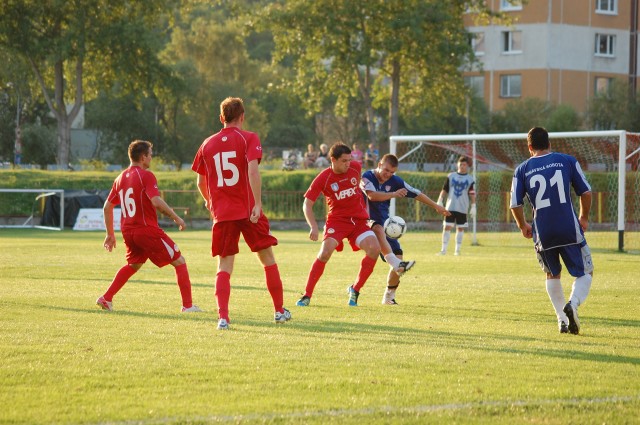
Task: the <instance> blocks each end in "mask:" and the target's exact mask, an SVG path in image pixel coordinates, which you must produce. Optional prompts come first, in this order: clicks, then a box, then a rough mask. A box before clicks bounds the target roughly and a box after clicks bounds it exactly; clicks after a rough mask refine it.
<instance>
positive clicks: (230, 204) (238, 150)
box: [191, 127, 262, 223]
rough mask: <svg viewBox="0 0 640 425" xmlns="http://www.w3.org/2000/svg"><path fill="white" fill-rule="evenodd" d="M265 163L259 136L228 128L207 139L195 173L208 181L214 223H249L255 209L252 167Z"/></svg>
mask: <svg viewBox="0 0 640 425" xmlns="http://www.w3.org/2000/svg"><path fill="white" fill-rule="evenodd" d="M254 159H257V160H258V162H260V160H261V159H262V146H261V145H260V138H259V137H258V135H257V134H256V133H252V132H250V131H244V130H241V129H239V128H237V127H227V128H223V129H222V130H220V132H218V133H216V134H214V135H213V136H211V137H209V138H208V139H206V140H205V141H204V142H203V143H202V145H201V146H200V148H199V149H198V152H197V153H196V157H195V159H194V160H193V165H192V166H191V169H192V170H193V171H195V172H196V173H198V174H200V175H203V176H204V177H205V178H206V181H207V186H208V188H209V193H208V200H207V205H208V206H209V210H210V211H211V214H212V215H213V222H214V223H217V222H220V221H232V220H242V219H247V218H249V216H250V215H251V209H252V208H253V206H254V205H255V202H254V200H253V192H252V190H251V186H250V185H249V173H248V164H249V162H250V161H253V160H254Z"/></svg>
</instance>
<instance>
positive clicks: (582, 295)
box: [569, 274, 593, 307]
mask: <svg viewBox="0 0 640 425" xmlns="http://www.w3.org/2000/svg"><path fill="white" fill-rule="evenodd" d="M592 279H593V276H591V275H590V274H585V275H584V276H581V277H579V278H577V279H576V280H574V281H573V286H572V288H571V298H569V301H571V305H573V306H575V307H578V306H579V305H580V304H583V303H584V302H585V301H586V299H587V295H589V290H590V289H591V280H592Z"/></svg>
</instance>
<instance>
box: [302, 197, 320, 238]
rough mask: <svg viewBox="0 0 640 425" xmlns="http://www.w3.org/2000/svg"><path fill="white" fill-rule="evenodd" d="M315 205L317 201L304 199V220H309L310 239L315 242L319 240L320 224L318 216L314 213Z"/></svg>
mask: <svg viewBox="0 0 640 425" xmlns="http://www.w3.org/2000/svg"><path fill="white" fill-rule="evenodd" d="M313 204H315V201H312V200H311V199H309V198H304V202H303V204H302V212H303V213H304V218H305V220H307V224H308V225H309V229H310V230H309V239H311V240H312V241H314V242H315V241H317V240H318V222H317V221H316V216H315V214H314V213H313Z"/></svg>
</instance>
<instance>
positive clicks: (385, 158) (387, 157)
mask: <svg viewBox="0 0 640 425" xmlns="http://www.w3.org/2000/svg"><path fill="white" fill-rule="evenodd" d="M385 162H388V163H389V165H391V166H392V167H393V168H396V167H397V166H398V157H397V156H395V155H394V154H391V153H385V154H384V155H382V158H380V164H384V163H385Z"/></svg>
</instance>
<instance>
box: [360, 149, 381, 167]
mask: <svg viewBox="0 0 640 425" xmlns="http://www.w3.org/2000/svg"><path fill="white" fill-rule="evenodd" d="M379 157H380V152H379V151H378V149H376V147H375V145H374V144H373V143H369V147H368V148H367V150H366V151H365V153H364V165H365V166H366V167H367V168H374V167H375V166H376V165H377V164H378V158H379Z"/></svg>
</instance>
